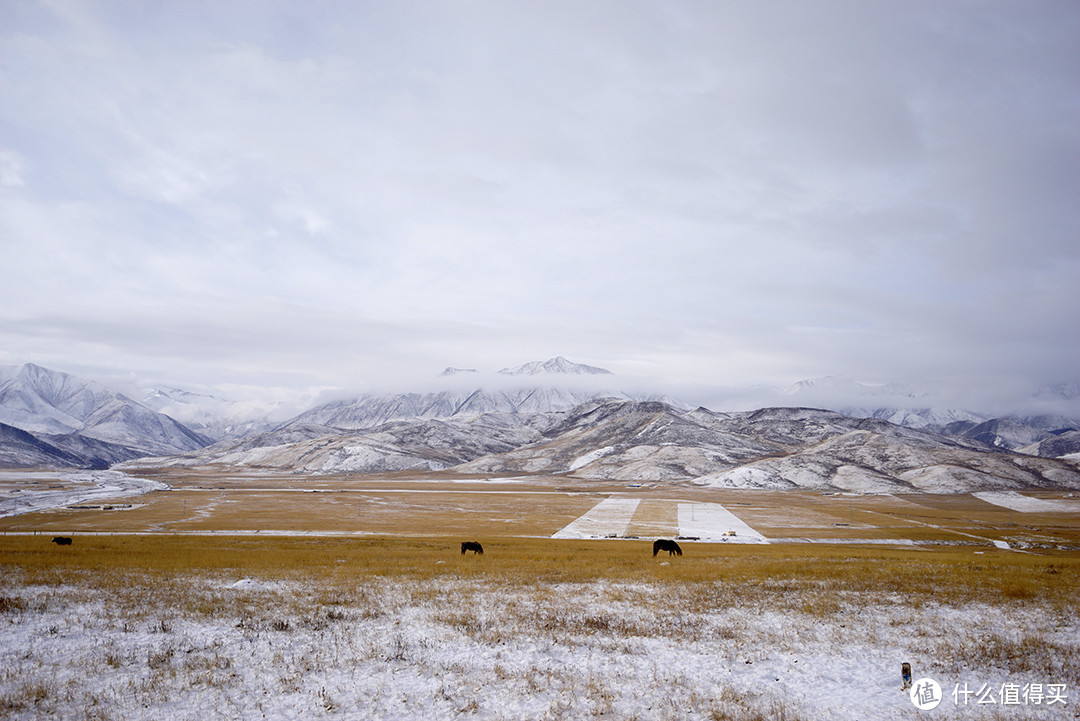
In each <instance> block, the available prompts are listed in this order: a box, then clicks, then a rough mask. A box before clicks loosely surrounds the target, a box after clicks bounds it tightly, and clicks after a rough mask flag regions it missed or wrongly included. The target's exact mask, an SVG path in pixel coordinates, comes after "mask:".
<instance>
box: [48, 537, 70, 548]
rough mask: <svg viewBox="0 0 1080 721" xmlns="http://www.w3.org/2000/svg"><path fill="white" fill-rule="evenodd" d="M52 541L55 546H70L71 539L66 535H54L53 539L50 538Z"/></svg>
mask: <svg viewBox="0 0 1080 721" xmlns="http://www.w3.org/2000/svg"><path fill="white" fill-rule="evenodd" d="M52 542H53V543H55V544H56V545H57V546H70V545H71V539H70V538H68V537H67V536H54V537H53V539H52Z"/></svg>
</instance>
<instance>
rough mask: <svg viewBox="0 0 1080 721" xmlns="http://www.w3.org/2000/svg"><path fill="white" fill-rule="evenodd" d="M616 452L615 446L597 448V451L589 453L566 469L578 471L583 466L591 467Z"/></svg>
mask: <svg viewBox="0 0 1080 721" xmlns="http://www.w3.org/2000/svg"><path fill="white" fill-rule="evenodd" d="M614 450H615V447H614V446H604V447H603V448H597V449H596V450H595V451H589V452H588V453H586V454H585V455H583V456H579V457H577V458H575V459H574V460H573V462H571V463H570V465H569V466H567V467H566V470H568V471H576V470H577V469H579V468H581V467H582V466H587V465H589V464H590V463H592V462H593V461H595V460H597V459H598V458H603V457H604V456H606V455H608V454H609V453H611V452H612V451H614Z"/></svg>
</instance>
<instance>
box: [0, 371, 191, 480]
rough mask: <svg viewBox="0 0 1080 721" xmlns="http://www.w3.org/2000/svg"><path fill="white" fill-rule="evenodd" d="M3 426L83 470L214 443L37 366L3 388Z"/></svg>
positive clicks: (100, 387)
mask: <svg viewBox="0 0 1080 721" xmlns="http://www.w3.org/2000/svg"><path fill="white" fill-rule="evenodd" d="M0 422H2V423H4V424H6V425H8V426H12V427H14V428H18V429H21V430H23V431H25V432H27V433H30V434H32V435H33V436H34V437H35V438H36V439H37V440H38V441H40V442H42V443H47V444H49V445H52V446H55V447H57V448H59V449H60V450H61V451H63V452H64V453H66V454H68V455H69V456H71V457H72V458H74V459H75V460H74V461H72V462H73V463H74V464H75V465H81V466H93V467H102V466H103V465H107V464H108V463H112V462H115V461H120V460H126V459H129V458H134V457H137V456H142V455H150V454H162V453H182V452H185V451H190V450H194V449H197V448H200V447H202V446H205V445H206V444H207V443H208V442H209V441H208V439H206V438H204V437H202V436H200V435H199V434H197V433H195V432H193V431H191V430H190V429H188V428H186V427H185V426H184V425H183V424H181V423H179V422H177V421H175V420H174V419H172V418H170V417H169V416H166V415H163V414H160V413H156V412H154V411H152V410H150V409H149V408H146V407H145V406H142V405H140V404H139V403H136V402H135V401H133V400H131V399H130V398H128V397H126V396H124V395H121V394H119V393H116V392H114V391H112V390H110V389H108V388H106V387H105V386H103V385H101V384H100V383H96V382H94V381H88V380H84V379H81V378H78V377H76V376H72V375H69V374H67V373H61V372H58V371H53V370H49V369H47V368H43V367H41V366H38V365H35V364H32V363H28V364H26V365H24V366H22V367H21V368H19V369H18V371H17V372H15V373H13V374H9V375H8V377H7V378H6V379H5V380H4V381H3V382H0ZM10 440H12V442H15V439H13V438H12V439H10ZM22 440H25V439H22ZM20 442H21V441H20ZM23 450H25V448H24V449H23Z"/></svg>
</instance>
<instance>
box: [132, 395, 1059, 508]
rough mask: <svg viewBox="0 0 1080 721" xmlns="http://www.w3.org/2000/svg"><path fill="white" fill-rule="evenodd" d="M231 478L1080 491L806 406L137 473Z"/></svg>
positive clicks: (189, 462)
mask: <svg viewBox="0 0 1080 721" xmlns="http://www.w3.org/2000/svg"><path fill="white" fill-rule="evenodd" d="M148 466H150V467H163V466H165V467H167V466H229V467H245V468H261V469H272V470H276V471H289V472H302V473H313V474H318V473H379V472H386V471H399V470H414V471H426V470H442V471H446V472H453V473H463V474H505V473H513V474H531V473H541V474H545V475H559V476H564V477H566V478H567V479H568V480H569V479H603V480H619V481H633V482H646V481H649V482H664V483H695V484H699V485H705V486H719V487H731V488H769V489H785V488H806V489H819V490H845V491H858V492H888V493H896V492H901V493H902V492H911V491H924V492H970V491H974V490H999V489H1018V488H1049V487H1054V488H1061V487H1069V488H1080V468H1078V467H1077V466H1076V465H1075V464H1072V463H1069V462H1066V461H1062V460H1057V459H1048V458H1034V457H1029V456H1020V455H1016V454H1013V453H1009V452H1005V451H995V450H990V449H987V448H986V447H985V446H984V445H982V444H979V443H977V442H975V441H968V440H966V439H950V438H947V437H944V436H941V435H939V434H936V433H931V432H926V431H921V430H918V429H911V428H905V427H903V426H898V425H896V424H893V423H889V422H887V421H882V420H878V419H873V418H852V417H849V416H844V415H842V414H839V413H834V412H831V411H822V410H815V409H806V408H768V409H762V410H758V411H752V412H740V413H714V412H712V411H708V410H706V409H703V408H699V409H695V410H692V411H687V410H685V409H681V408H676V407H674V406H670V405H668V404H665V403H662V402H659V401H634V400H627V399H615V398H606V399H605V398H594V399H590V400H588V401H586V402H584V403H582V404H579V405H578V406H576V407H574V408H572V409H570V410H569V411H558V412H550V413H532V414H517V413H489V414H479V415H468V416H456V417H450V418H446V419H434V418H412V419H404V420H395V421H391V422H388V423H384V424H382V425H379V426H377V427H373V428H366V429H358V430H354V431H342V430H341V429H332V428H329V427H326V426H313V425H300V424H295V423H294V424H290V425H288V426H286V427H284V428H282V429H279V430H277V431H274V432H271V433H268V434H264V436H263V437H252V438H249V439H244V440H240V441H230V442H224V443H219V444H215V445H214V446H210V447H208V448H205V449H202V450H201V451H197V452H194V453H190V454H186V455H184V456H179V457H171V458H160V459H139V460H137V461H133V462H130V463H128V464H125V465H124V466H122V467H125V468H130V469H138V468H146V467H148Z"/></svg>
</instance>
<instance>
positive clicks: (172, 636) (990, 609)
mask: <svg viewBox="0 0 1080 721" xmlns="http://www.w3.org/2000/svg"><path fill="white" fill-rule="evenodd" d="M746 588H748V587H746ZM746 588H744V590H746ZM837 599H839V600H838V601H837ZM1074 610H1075V609H1074ZM902 662H909V663H911V665H912V669H913V671H914V677H915V679H919V678H922V677H924V676H928V677H931V678H933V679H935V680H936V681H937V682H938V683H939V684H940V685H941V688H942V693H943V695H944V700H943V701H942V704H941V706H940V707H939V708H938V709H937V711H935V712H934V713H933V714H930V715H927V716H926V717H927V718H934V717H937V718H942V717H944V718H970V719H1032V718H1037V719H1067V718H1075V717H1076V708H1077V704H1078V703H1080V699H1078V698H1077V697H1076V695H1077V692H1078V689H1077V682H1078V677H1077V671H1076V669H1077V667H1078V666H1080V663H1078V662H1080V627H1078V619H1077V617H1076V615H1075V613H1063V612H1062V610H1061V608H1060V607H1057V608H1055V607H1053V606H1051V605H1045V604H1042V603H1040V602H1039V601H1038V600H1031V599H1026V600H1023V601H1012V602H1010V601H1003V600H1001V599H992V600H991V602H989V603H967V604H966V605H959V606H957V605H948V604H939V603H934V602H926V603H919V604H909V603H905V599H903V598H902V597H899V596H898V595H897V594H895V593H890V592H885V591H883V592H881V593H880V594H876V595H872V596H867V595H865V594H861V595H859V596H850V597H845V596H844V595H843V594H840V595H839V596H836V595H835V594H833V595H830V592H828V591H827V590H823V589H821V588H815V587H814V586H813V584H805V585H801V586H800V585H799V584H795V585H792V584H791V583H790V582H784V583H778V584H773V585H770V583H769V582H768V581H765V583H764V585H762V586H760V587H757V588H756V590H754V592H753V593H752V594H750V593H746V594H744V593H739V592H738V589H732V588H730V587H728V586H726V585H725V584H724V583H723V582H719V581H718V582H715V583H709V584H695V585H692V586H681V585H677V584H666V583H660V582H643V581H627V582H619V581H612V580H600V581H595V582H590V583H542V582H536V583H531V584H530V583H522V582H501V581H500V580H498V579H490V578H489V579H479V578H462V577H456V576H452V575H451V576H442V577H438V578H432V579H407V578H390V577H379V576H372V577H368V578H366V579H362V580H358V581H357V582H356V583H355V585H351V586H349V587H347V588H344V589H343V588H342V587H341V586H335V587H332V588H331V587H328V586H323V585H321V584H320V583H319V582H318V581H280V580H279V581H267V580H261V579H259V578H250V577H248V578H243V577H238V576H228V575H222V574H218V575H213V576H210V575H204V576H193V577H190V578H179V579H177V578H174V579H171V582H165V583H161V584H159V583H153V582H150V581H146V580H144V581H140V580H139V578H138V577H137V576H135V577H132V578H129V579H126V580H125V582H123V583H117V584H109V585H107V586H103V585H102V584H100V583H98V582H96V581H94V579H92V578H89V577H88V578H87V579H86V580H85V581H75V582H70V583H64V584H60V585H50V586H42V585H21V584H20V583H18V579H17V578H14V577H12V576H8V577H6V578H4V579H3V581H2V582H0V716H3V717H4V718H7V719H13V720H14V719H38V718H63V719H101V720H104V719H125V720H127V719H199V720H200V721H202V720H203V719H214V718H227V719H298V718H305V719H306V718H328V719H335V718H336V719H458V718H461V719H514V720H522V719H595V718H613V719H642V720H645V719H744V720H750V719H761V720H763V719H788V720H791V719H843V720H845V721H847V720H848V719H875V720H886V719H916V718H922V717H923V715H922V714H923V712H920V711H918V710H917V709H916V708H915V707H914V706H913V704H912V702H911V701H910V700H909V698H908V696H907V694H905V693H903V692H902V691H901V688H900V685H901V678H900V665H901V663H902ZM964 684H966V687H965V686H964ZM1033 684H1041V686H1040V687H1039V688H1040V696H1039V697H1038V698H1039V699H1040V702H1039V703H1038V704H1036V703H1034V702H1033V701H1032V699H1034V698H1036V697H1035V696H1033V695H1031V693H1030V692H1031V690H1032V689H1033V688H1034V686H1033ZM1051 684H1053V685H1054V688H1053V689H1051V687H1050V685H1051ZM1061 684H1064V688H1061V687H1060V685H1061ZM1013 685H1016V688H1018V689H1019V688H1021V687H1022V688H1024V689H1025V691H1024V694H1025V695H1024V699H1027V700H1026V701H1025V702H1023V703H1017V704H1009V705H1006V704H1004V703H1003V702H1002V701H1001V700H1000V699H1001V698H1002V697H1001V690H1002V689H1004V688H1006V687H1008V688H1012V686H1013ZM983 687H986V688H989V689H991V691H992V697H993V698H994V699H995V702H994V703H993V704H988V703H985V702H984V703H983V704H976V703H975V699H974V698H972V699H969V701H968V703H967V704H966V705H965V704H963V703H961V702H962V700H963V697H962V695H961V696H958V697H957V698H958V699H959V701H958V700H957V699H954V696H953V692H954V689H960V688H967V689H970V690H978V689H980V688H983ZM1051 691H1053V692H1054V693H1056V694H1057V696H1061V694H1062V693H1064V694H1065V696H1064V699H1063V700H1064V701H1065V703H1064V704H1062V703H1059V702H1056V701H1054V702H1051V701H1049V698H1050V694H1051ZM1006 698H1008V697H1006Z"/></svg>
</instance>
